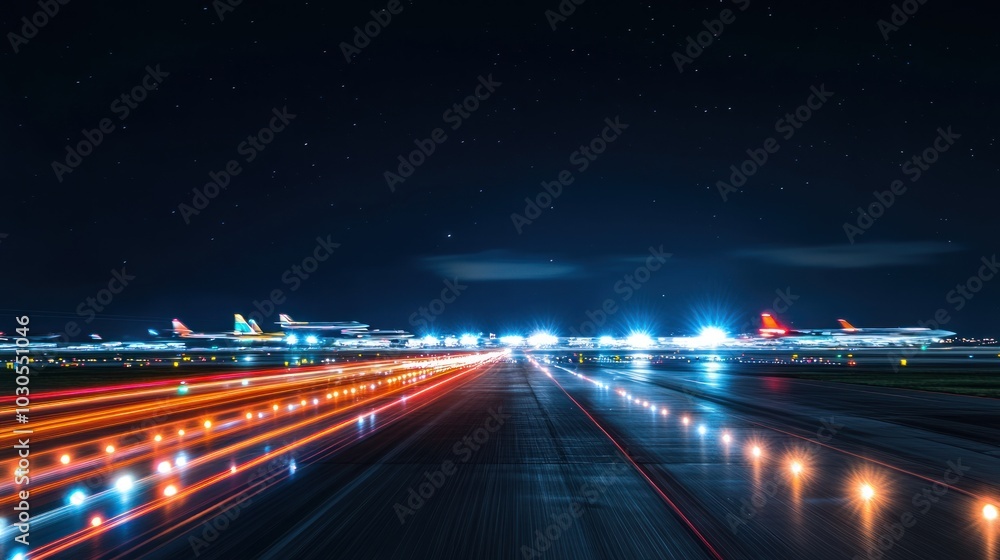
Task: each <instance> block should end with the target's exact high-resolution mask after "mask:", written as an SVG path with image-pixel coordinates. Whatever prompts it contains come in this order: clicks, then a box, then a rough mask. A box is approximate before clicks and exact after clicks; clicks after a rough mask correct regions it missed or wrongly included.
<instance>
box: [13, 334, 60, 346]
mask: <svg viewBox="0 0 1000 560" xmlns="http://www.w3.org/2000/svg"><path fill="white" fill-rule="evenodd" d="M62 336H63V335H59V334H55V333H51V334H32V335H28V336H20V335H17V334H15V335H14V336H11V335H5V334H4V333H2V332H0V342H9V343H11V344H13V343H15V342H17V339H19V338H26V339H28V341H29V342H36V341H55V340H58V339H59V338H61V337H62Z"/></svg>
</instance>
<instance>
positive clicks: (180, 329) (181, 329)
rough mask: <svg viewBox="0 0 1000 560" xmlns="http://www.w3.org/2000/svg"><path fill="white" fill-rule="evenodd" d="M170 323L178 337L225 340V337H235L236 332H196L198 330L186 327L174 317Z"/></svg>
mask: <svg viewBox="0 0 1000 560" xmlns="http://www.w3.org/2000/svg"><path fill="white" fill-rule="evenodd" d="M170 323H171V324H172V325H173V327H174V329H173V332H174V336H178V337H180V338H197V339H206V340H212V339H224V340H225V339H233V338H236V334H235V333H233V332H219V333H198V332H194V331H192V330H191V329H189V328H187V326H186V325H185V324H184V323H182V322H180V320H178V319H174V320H173V321H171V322H170Z"/></svg>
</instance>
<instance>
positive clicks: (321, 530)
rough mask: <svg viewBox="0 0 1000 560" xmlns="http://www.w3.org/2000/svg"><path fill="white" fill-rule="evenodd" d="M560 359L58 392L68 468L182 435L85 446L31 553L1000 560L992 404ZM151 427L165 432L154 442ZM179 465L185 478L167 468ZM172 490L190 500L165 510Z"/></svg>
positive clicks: (757, 373)
mask: <svg viewBox="0 0 1000 560" xmlns="http://www.w3.org/2000/svg"><path fill="white" fill-rule="evenodd" d="M547 360H548V356H546V355H545V354H543V353H529V354H527V355H515V356H514V357H513V359H512V358H508V357H505V356H503V355H493V356H488V355H486V354H485V353H483V355H482V356H479V357H470V358H467V359H466V360H464V361H461V362H457V361H456V362H454V363H444V362H443V359H442V360H439V362H438V363H437V364H436V365H435V366H433V367H432V366H429V365H428V364H422V363H420V362H416V361H415V362H411V363H408V364H405V365H404V363H402V360H398V359H394V360H388V359H383V360H366V361H362V362H358V363H352V364H351V365H350V366H344V367H343V368H342V369H343V370H344V371H343V372H339V371H338V372H332V371H330V370H323V371H322V372H321V373H313V374H308V373H307V371H311V370H310V369H309V368H307V369H306V370H303V371H302V372H300V373H301V375H300V377H296V378H289V377H288V376H287V372H283V373H282V374H280V375H275V376H274V377H273V378H272V377H271V376H270V375H269V374H268V373H267V372H262V373H260V375H259V376H258V377H254V378H252V379H251V381H250V382H248V383H247V384H246V385H244V384H243V383H242V379H243V378H244V377H245V376H244V375H243V374H237V373H226V374H219V375H216V376H210V375H206V376H205V379H202V380H200V381H192V383H191V389H190V390H189V392H186V393H185V394H184V395H181V396H179V397H178V398H177V399H174V398H173V397H171V398H170V403H169V405H166V404H164V399H165V397H164V396H163V395H164V390H165V389H167V388H169V390H170V391H174V392H176V391H177V390H178V388H177V384H176V383H175V382H171V383H166V382H164V383H163V386H160V385H155V384H154V385H151V386H145V385H144V386H142V387H128V388H120V391H122V393H121V396H120V400H116V398H118V397H116V393H115V392H114V391H103V392H97V393H88V394H87V395H85V396H84V395H75V394H74V395H63V396H61V397H60V398H61V399H62V400H66V401H72V402H67V403H66V406H65V407H62V408H59V413H58V414H56V415H54V416H53V418H46V420H47V421H51V422H55V423H57V424H58V425H55V426H53V427H52V428H50V429H51V430H52V432H50V433H51V434H52V435H53V437H52V438H51V439H44V440H43V442H44V443H42V444H40V446H39V447H41V450H40V451H39V455H40V457H39V458H38V461H39V463H40V464H45V461H48V460H50V461H57V460H58V457H59V454H60V453H61V451H55V449H56V448H58V449H60V450H61V449H66V448H72V445H73V444H74V442H79V441H83V440H86V441H87V442H90V444H89V445H91V446H92V447H93V446H94V445H95V443H94V442H98V441H99V442H100V443H103V442H104V441H106V440H109V438H112V437H115V435H117V437H119V438H120V437H121V434H122V433H123V432H125V433H132V432H137V433H141V434H144V435H149V434H152V433H154V432H155V433H157V434H169V437H170V439H169V441H168V440H166V439H165V440H163V441H161V442H156V443H155V445H154V443H152V442H150V441H148V440H145V439H141V438H140V437H139V436H137V437H136V438H135V440H134V441H129V442H127V444H126V445H124V446H121V449H116V450H115V452H114V453H111V454H109V456H108V457H101V456H100V453H101V450H100V449H99V448H98V449H90V448H87V449H84V448H82V447H81V448H80V454H81V459H80V460H79V461H78V460H77V458H76V457H73V458H72V459H71V461H70V462H69V464H68V465H67V466H65V467H55V469H54V471H55V472H54V474H53V475H52V478H51V480H46V479H44V478H42V479H40V480H39V481H38V487H39V489H40V493H39V494H40V495H39V497H38V498H37V500H38V501H37V502H33V503H32V511H38V512H39V514H38V517H37V518H36V520H35V524H34V525H33V531H32V535H33V540H34V541H35V542H37V543H38V544H34V545H33V546H32V552H31V556H29V557H30V558H49V557H52V558H98V557H100V558H127V557H137V556H140V555H142V556H145V557H152V558H178V557H198V558H203V557H204V558H279V557H292V558H330V557H337V558H498V559H499V558H584V559H591V558H593V559H602V558H815V559H820V558H855V557H859V558H972V559H978V558H983V559H990V558H996V557H997V555H998V551H1000V543H998V538H1000V530H998V529H1000V520H997V521H993V522H989V521H987V520H985V518H984V515H983V507H984V506H985V505H986V504H987V503H992V504H995V505H1000V487H998V482H1000V451H998V447H997V445H996V442H997V441H1000V407H998V406H997V401H996V400H994V399H982V398H976V397H962V396H954V395H943V394H936V393H926V392H916V391H907V390H893V389H882V388H875V387H865V386H859V385H845V384H837V383H825V382H817V381H811V380H802V379H794V378H789V377H783V376H772V375H768V374H767V369H766V368H764V369H761V367H760V366H755V367H754V368H752V369H751V368H748V367H747V366H743V365H740V364H736V363H730V362H700V363H686V362H684V363H680V361H678V363H676V364H672V363H663V364H653V363H649V362H643V361H634V362H623V363H592V362H588V363H583V364H580V363H571V362H570V361H568V360H564V361H562V362H560V363H554V362H548V361H547ZM397 361H399V362H400V363H395V362H397ZM410 374H413V375H410ZM221 375H228V376H232V377H224V378H219V376H221ZM192 379H194V378H192ZM390 379H395V380H396V381H389V380H390ZM379 381H382V382H383V383H384V385H383V384H379V383H378V382H379ZM210 383H217V384H218V385H210ZM400 383H401V384H400ZM373 384H374V388H372V389H365V391H369V392H368V393H366V394H365V396H364V397H362V396H361V395H360V393H358V394H355V395H354V396H352V397H350V399H349V400H344V401H338V399H332V400H330V401H329V402H328V403H324V402H323V401H324V399H325V394H324V393H329V392H330V391H332V390H334V389H335V388H340V390H343V388H345V387H352V388H354V387H362V386H365V387H372V386H373ZM136 392H141V394H142V398H141V399H139V400H138V401H136ZM404 395H405V396H406V399H405V400H403V398H402V397H403V396H404ZM54 396H55V395H54ZM265 397H266V398H265ZM99 398H101V399H107V401H95V400H94V399H99ZM338 398H339V397H338ZM77 399H79V400H77ZM213 399H216V400H213ZM312 399H316V402H315V403H314V401H313V400H312ZM265 401H266V402H265ZM335 401H336V402H335ZM272 402H274V403H275V404H279V403H280V404H279V411H273V410H272V412H273V414H274V417H273V418H270V419H269V418H267V417H262V418H256V417H254V419H252V420H246V421H245V424H246V425H244V420H243V419H242V416H241V414H242V412H243V411H251V413H252V414H253V413H256V414H261V413H266V412H268V410H269V409H268V407H267V405H268V404H270V403H272ZM303 403H304V404H303ZM289 404H291V405H292V406H293V408H292V409H291V410H289V409H288V408H287V407H288V405H289ZM128 406H137V407H140V408H139V409H137V410H128V409H125V408H122V407H128ZM189 406H190V407H191V409H190V410H189V408H188V407H189ZM272 406H273V405H272ZM165 407H166V409H167V411H166V412H164V408H165ZM198 407H205V408H207V409H208V410H212V411H214V412H215V416H213V418H215V419H216V423H215V424H214V425H213V426H212V427H211V428H204V427H203V426H202V427H199V426H198V421H200V419H201V418H203V417H205V413H204V412H203V411H202V410H199V409H198ZM654 407H655V408H654ZM100 410H103V411H104V414H103V415H102V416H100V417H99V418H98V415H99V414H100V413H99V411H100ZM223 411H228V412H223ZM373 412H374V414H373ZM118 413H122V414H123V415H122V416H118V415H117V414H118ZM74 414H75V415H77V416H73V417H72V418H71V420H72V422H64V423H61V424H59V418H60V417H62V416H64V415H65V416H66V417H69V415H74ZM143 414H145V415H148V416H149V417H150V418H153V419H154V421H155V422H154V424H153V425H152V426H142V425H140V426H139V427H138V428H136V427H135V426H134V425H135V423H136V422H138V421H139V420H141V419H142V417H143V416H142V415H143ZM279 415H280V416H279ZM109 418H110V419H112V420H111V421H109V420H108V419H109ZM685 419H686V421H685ZM180 424H183V425H185V426H188V433H186V434H185V436H184V437H183V438H181V437H180V436H177V434H176V429H177V426H178V425H180ZM56 434H60V435H59V436H58V437H56ZM116 441H121V439H118V440H116ZM76 444H77V445H80V444H79V443H76ZM146 446H149V447H148V448H147V447H146ZM754 447H757V448H759V450H760V454H759V456H755V454H754V453H753V448H754ZM129 449H132V450H131V451H127V450H129ZM95 451H96V453H94V452H95ZM44 452H48V453H49V455H42V453H44ZM85 452H89V453H91V455H90V456H89V457H90V458H88V459H86V460H85V459H83V456H84V455H85ZM73 453H74V454H76V452H73ZM181 455H184V456H185V459H186V461H184V464H178V461H177V458H178V457H180V456H181ZM163 460H169V461H170V462H171V465H170V468H169V470H167V471H166V472H163V473H158V472H155V466H156V465H158V464H159V463H160V462H162V461H163ZM233 467H237V468H236V470H235V472H234V471H232V470H230V469H232V468H233ZM59 469H65V470H64V471H60V470H59ZM73 469H76V470H73ZM147 471H150V472H147ZM125 472H132V473H134V475H135V479H136V480H135V483H134V484H135V488H134V490H132V491H128V492H123V491H118V490H116V489H115V485H116V482H117V481H118V480H120V478H119V477H120V476H121V474H122V473H125ZM94 473H98V475H97V476H96V478H94V479H93V480H88V476H90V477H93V476H94ZM66 481H69V482H66ZM34 484H35V483H34V481H33V486H32V487H33V488H34V487H35V486H34ZM45 484H51V485H52V487H51V489H49V490H47V491H42V490H41V488H42V487H44V485H45ZM168 485H173V486H174V487H175V489H176V490H177V493H176V494H174V495H172V496H165V495H164V494H163V492H164V490H165V488H166V487H167V486H168ZM8 486H9V483H8V484H7V486H4V487H3V489H2V490H3V494H0V500H2V501H3V508H4V509H5V510H10V509H11V507H12V506H13V503H12V502H11V499H10V498H9V497H10V496H12V492H11V490H10V488H8ZM76 488H82V489H84V490H85V493H86V497H85V499H84V501H83V502H82V503H81V504H79V505H74V504H72V503H69V502H66V500H68V499H69V496H71V492H72V491H73V490H74V489H76ZM863 489H864V490H867V491H870V492H871V495H866V494H864V493H863ZM8 502H11V503H8ZM43 512H44V513H43ZM95 515H100V516H101V522H100V524H98V525H96V526H93V527H92V526H91V524H90V521H91V520H92V518H93V516H95ZM36 531H37V533H36ZM13 534H14V533H13V531H12V530H11V529H9V528H8V529H7V530H6V531H5V532H4V535H3V537H4V538H3V542H4V544H3V547H4V550H3V552H4V557H5V558H7V557H10V556H11V554H12V553H15V552H16V551H15V550H12V549H11V548H10V547H9V542H10V541H11V540H12V538H13Z"/></svg>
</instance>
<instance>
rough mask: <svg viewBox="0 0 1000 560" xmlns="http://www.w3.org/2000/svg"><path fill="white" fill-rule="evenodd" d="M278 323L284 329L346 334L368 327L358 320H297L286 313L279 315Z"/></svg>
mask: <svg viewBox="0 0 1000 560" xmlns="http://www.w3.org/2000/svg"><path fill="white" fill-rule="evenodd" d="M276 324H278V325H280V326H281V328H282V329H284V330H291V331H306V332H326V333H329V332H331V331H341V332H343V333H344V334H354V333H351V332H350V331H357V332H359V333H363V332H365V329H367V328H368V325H366V324H364V323H359V322H357V321H328V322H319V323H312V322H307V321H296V320H294V319H292V318H291V317H290V316H288V315H285V314H284V313H282V314H280V315H278V322H277V323H276Z"/></svg>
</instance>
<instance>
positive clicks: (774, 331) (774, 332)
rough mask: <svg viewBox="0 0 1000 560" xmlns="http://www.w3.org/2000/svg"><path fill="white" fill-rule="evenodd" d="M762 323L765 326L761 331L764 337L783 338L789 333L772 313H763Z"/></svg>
mask: <svg viewBox="0 0 1000 560" xmlns="http://www.w3.org/2000/svg"><path fill="white" fill-rule="evenodd" d="M760 321H761V323H762V324H763V325H764V326H763V327H761V329H760V334H762V335H763V336H781V335H783V334H785V333H787V332H788V329H786V328H785V327H784V326H783V325H782V324H781V323H779V322H778V321H776V320H775V319H774V317H772V316H771V314H770V313H761V314H760Z"/></svg>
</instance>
